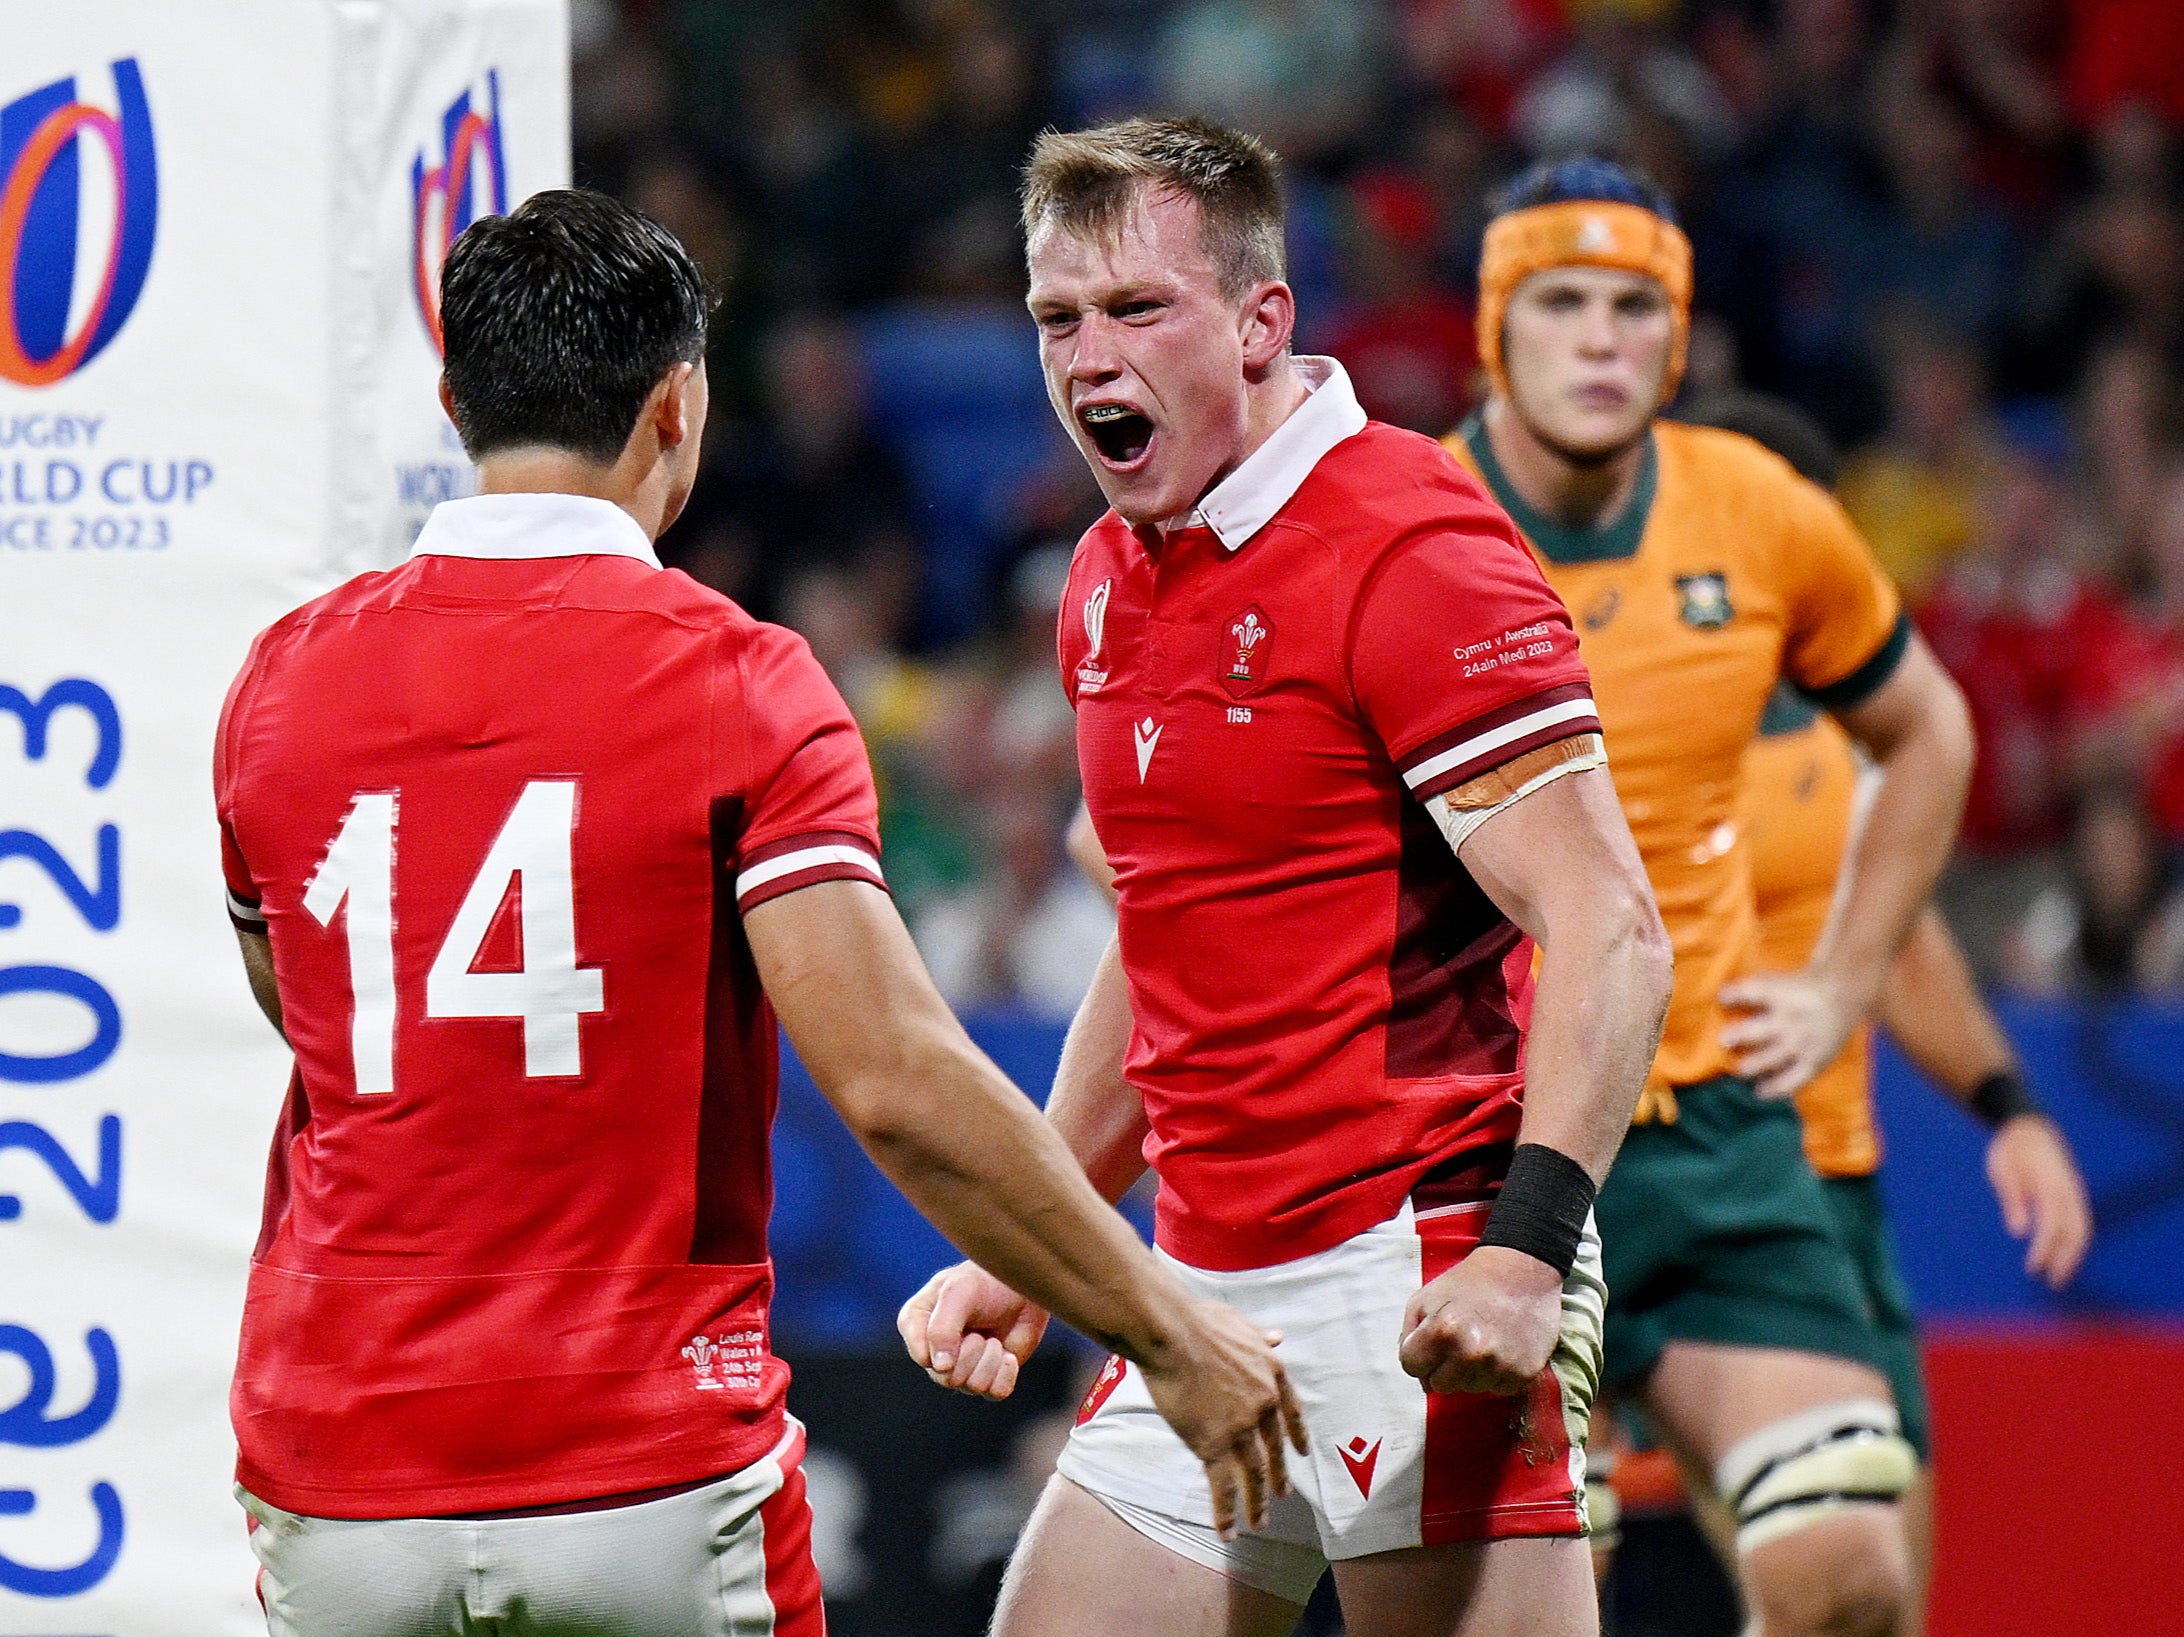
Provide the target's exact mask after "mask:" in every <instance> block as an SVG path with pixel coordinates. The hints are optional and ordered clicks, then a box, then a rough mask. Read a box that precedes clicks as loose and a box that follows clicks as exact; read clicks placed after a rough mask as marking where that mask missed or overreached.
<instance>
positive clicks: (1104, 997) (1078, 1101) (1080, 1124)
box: [1046, 938, 1146, 1200]
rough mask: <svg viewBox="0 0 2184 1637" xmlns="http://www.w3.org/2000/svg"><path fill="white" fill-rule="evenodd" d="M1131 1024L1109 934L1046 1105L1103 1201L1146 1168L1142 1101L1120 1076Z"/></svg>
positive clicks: (1115, 943)
mask: <svg viewBox="0 0 2184 1637" xmlns="http://www.w3.org/2000/svg"><path fill="white" fill-rule="evenodd" d="M1130 1030H1131V1021H1130V987H1129V982H1128V980H1127V979H1126V978H1125V977H1124V976H1123V971H1122V946H1121V943H1120V941H1119V940H1118V939H1115V938H1110V939H1109V940H1108V941H1107V951H1106V953H1105V954H1103V955H1102V956H1101V957H1100V964H1099V968H1098V970H1097V971H1096V972H1095V973H1094V974H1093V977H1092V987H1091V988H1090V989H1089V990H1087V991H1086V993H1085V997H1084V1004H1083V1005H1081V1006H1079V1007H1078V1008H1077V1015H1076V1017H1075V1018H1074V1019H1073V1020H1072V1021H1071V1022H1070V1025H1069V1035H1068V1037H1067V1038H1066V1039H1065V1040H1064V1041H1063V1042H1062V1058H1061V1062H1060V1064H1059V1065H1058V1066H1057V1067H1056V1069H1055V1071H1054V1090H1053V1092H1052V1093H1051V1094H1050V1095H1049V1096H1048V1098H1047V1108H1046V1113H1047V1119H1048V1121H1049V1122H1050V1123H1051V1124H1052V1125H1053V1127H1054V1129H1055V1130H1056V1131H1057V1132H1058V1133H1060V1135H1061V1138H1062V1141H1063V1142H1064V1143H1066V1144H1067V1145H1068V1147H1069V1151H1070V1153H1072V1154H1074V1155H1075V1156H1076V1158H1077V1163H1078V1164H1079V1165H1081V1166H1083V1167H1084V1173H1085V1175H1086V1176H1088V1177H1090V1178H1091V1179H1092V1186H1093V1187H1094V1188H1095V1189H1097V1190H1098V1192H1099V1194H1100V1196H1101V1197H1102V1198H1103V1199H1109V1200H1115V1199H1120V1198H1121V1197H1122V1196H1123V1195H1124V1194H1126V1193H1128V1192H1129V1191H1130V1189H1131V1188H1132V1187H1133V1186H1134V1185H1135V1184H1136V1182H1137V1180H1138V1178H1140V1177H1142V1176H1143V1175H1144V1174H1145V1132H1146V1123H1145V1101H1144V1099H1143V1098H1141V1097H1140V1096H1139V1095H1138V1093H1137V1090H1136V1088H1135V1087H1133V1086H1132V1085H1131V1084H1130V1082H1129V1081H1128V1080H1126V1079H1124V1078H1123V1062H1124V1060H1125V1058H1126V1057H1127V1056H1128V1055H1129V1051H1130Z"/></svg>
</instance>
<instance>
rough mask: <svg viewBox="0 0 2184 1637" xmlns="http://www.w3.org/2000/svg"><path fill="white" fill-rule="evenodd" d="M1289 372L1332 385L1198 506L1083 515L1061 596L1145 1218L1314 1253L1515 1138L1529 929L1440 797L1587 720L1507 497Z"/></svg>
mask: <svg viewBox="0 0 2184 1637" xmlns="http://www.w3.org/2000/svg"><path fill="white" fill-rule="evenodd" d="M1300 364H1303V365H1306V366H1312V367H1314V368H1316V370H1317V371H1318V374H1319V376H1320V377H1322V378H1324V384H1322V385H1320V386H1319V387H1318V389H1317V390H1316V391H1315V392H1314V394H1313V395H1312V397H1311V398H1309V399H1307V400H1306V402H1305V404H1304V406H1303V407H1302V408H1300V409H1299V410H1298V411H1297V412H1296V414H1295V415H1293V416H1292V417H1291V420H1290V422H1289V423H1285V425H1284V427H1283V428H1282V429H1281V430H1280V431H1278V432H1277V433H1276V434H1275V438H1274V439H1273V440H1270V442H1269V443H1268V444H1267V445H1265V446H1263V447H1262V448H1261V449H1260V450H1259V451H1258V452H1256V453H1255V454H1254V455H1253V456H1252V458H1251V459H1250V460H1248V461H1246V462H1245V463H1244V464H1243V465H1242V466H1240V467H1239V468H1238V470H1237V472H1236V473H1235V474H1234V475H1233V476H1232V477H1231V478H1230V479H1228V480H1226V481H1225V482H1224V484H1223V485H1222V486H1221V487H1220V488H1218V489H1216V490H1215V491H1214V493H1213V494H1212V495H1209V496H1208V499H1207V502H1206V504H1205V505H1204V506H1203V507H1202V508H1201V510H1200V512H1199V513H1198V514H1196V515H1195V516H1194V518H1193V520H1192V522H1191V523H1190V524H1189V525H1187V526H1184V527H1181V528H1177V529H1173V530H1171V531H1169V532H1168V533H1167V534H1166V535H1165V537H1164V538H1163V536H1162V535H1160V534H1159V533H1157V532H1156V531H1152V530H1143V531H1133V530H1132V529H1131V528H1129V527H1128V526H1127V525H1125V524H1124V523H1123V521H1122V520H1121V519H1120V517H1118V516H1117V515H1116V514H1114V513H1112V512H1110V513H1109V514H1108V515H1107V516H1106V517H1105V518H1103V519H1102V520H1101V521H1100V522H1098V523H1097V524H1095V525H1094V526H1093V528H1092V529H1091V531H1090V532H1089V533H1088V534H1086V536H1085V537H1084V539H1083V541H1082V542H1081V543H1080V545H1079V546H1078V549H1077V555H1076V560H1075V562H1074V564H1073V566H1072V569H1071V574H1070V583H1069V590H1068V594H1067V597H1066V600H1065V601H1064V604H1063V607H1062V614H1061V656H1060V657H1061V664H1062V679H1063V684H1064V686H1065V687H1066V688H1067V689H1068V690H1069V694H1070V697H1071V699H1072V700H1073V701H1074V703H1075V705H1076V708H1077V749H1078V757H1079V761H1080V763H1081V764H1082V768H1083V774H1084V784H1085V797H1086V801H1087V804H1088V806H1089V807H1090V810H1091V814H1092V820H1093V824H1094V827H1095V828H1096V829H1097V831H1098V833H1099V837H1100V841H1101V844H1102V846H1103V847H1104V848H1105V849H1106V853H1107V857H1108V860H1109V862H1110V863H1111V864H1112V865H1113V866H1114V868H1115V872H1116V886H1117V889H1118V891H1119V893H1120V895H1121V901H1120V932H1121V939H1122V955H1123V965H1124V969H1125V971H1126V974H1127V976H1128V980H1129V988H1130V1000H1131V1009H1132V1013H1133V1016H1134V1018H1135V1024H1136V1027H1135V1032H1134V1035H1133V1038H1132V1041H1131V1045H1130V1052H1129V1058H1128V1064H1127V1073H1128V1077H1129V1079H1130V1081H1131V1083H1132V1084H1133V1085H1134V1086H1136V1087H1137V1089H1138V1090H1139V1092H1140V1093H1141V1094H1142V1095H1143V1098H1144V1101H1145V1110H1146V1114H1147V1117H1148V1119H1149V1121H1150V1125H1151V1132H1150V1135H1149V1136H1148V1137H1147V1139H1146V1147H1145V1157H1146V1159H1147V1161H1148V1162H1149V1163H1150V1164H1151V1165H1152V1166H1153V1168H1154V1169H1155V1170H1156V1171H1157V1172H1158V1173H1159V1176H1160V1183H1161V1187H1160V1195H1159V1202H1158V1206H1157V1209H1156V1232H1157V1237H1158V1239H1159V1242H1160V1244H1161V1245H1162V1247H1163V1248H1165V1249H1166V1250H1168V1251H1169V1252H1170V1253H1171V1254H1173V1255H1175V1256H1176V1257H1178V1258H1179V1259H1181V1260H1182V1261H1184V1262H1187V1263H1189V1264H1191V1265H1192V1266H1194V1267H1201V1268H1209V1269H1238V1268H1250V1267H1265V1266H1271V1265H1273V1264H1274V1263H1277V1262H1282V1261H1287V1260H1290V1259H1292V1258H1295V1257H1298V1256H1305V1255H1310V1254H1312V1253H1313V1252H1316V1251H1320V1250H1325V1249H1327V1248H1328V1247H1330V1246H1332V1245H1335V1244H1338V1243H1340V1242H1341V1241H1342V1240H1344V1239H1347V1238H1349V1237H1351V1236H1352V1235H1354V1234H1357V1233H1360V1232H1362V1231H1364V1230H1365V1229H1366V1228H1369V1227H1371V1226H1373V1225H1374V1224H1375V1223H1378V1222H1381V1221H1385V1220H1386V1219H1387V1218H1389V1217H1390V1216H1392V1215H1394V1214H1395V1212H1396V1211H1397V1209H1398V1208H1399V1207H1400V1206H1401V1205H1402V1202H1403V1200H1404V1198H1405V1196H1406V1195H1407V1194H1408V1192H1409V1191H1410V1189H1411V1187H1412V1185H1413V1184H1414V1183H1415V1182H1416V1181H1417V1180H1418V1179H1419V1178H1420V1177H1421V1176H1422V1175H1423V1174H1424V1173H1425V1172H1427V1171H1428V1170H1430V1169H1432V1168H1433V1167H1434V1166H1436V1165H1438V1164H1440V1163H1441V1162H1443V1161H1446V1160H1448V1159H1451V1158H1453V1157H1455V1156H1457V1155H1459V1154H1462V1153H1465V1152H1467V1151H1469V1150H1472V1149H1476V1148H1480V1147H1484V1146H1486V1145H1488V1144H1492V1143H1497V1142H1506V1141H1508V1140H1510V1139H1512V1138H1513V1137H1514V1136H1515V1135H1516V1130H1517V1125H1518V1122H1519V1119H1520V1118H1521V1104H1522V1090H1523V1072H1524V1029H1525V1025H1526V1023H1527V1021H1528V1019H1529V1016H1530V1010H1531V991H1532V976H1531V953H1532V950H1531V944H1530V941H1529V940H1528V939H1526V938H1525V937H1524V936H1523V934H1522V933H1520V932H1519V931H1518V930H1517V928H1516V927H1515V926H1513V925H1512V924H1511V923H1510V922H1509V921H1508V920H1507V919H1506V918H1505V917H1504V916H1503V915H1502V913H1501V911H1500V910H1499V909H1498V908H1496V907H1495V905H1494V904H1493V902H1492V901H1491V900H1490V899H1488V898H1487V896H1486V894H1485V893H1484V892H1483V891H1482V890H1481V889H1480V888H1479V886H1478V885H1477V884H1476V883H1475V882H1474V881H1473V880H1472V878H1471V876H1470V874H1469V873H1468V872H1467V871H1466V870H1465V869H1464V868H1463V866H1462V865H1461V864H1460V863H1459V862H1458V860H1457V858H1456V856H1455V855H1454V853H1452V852H1451V850H1450V849H1449V846H1448V843H1447V842H1446V840H1445V839H1444V838H1443V837H1442V835H1441V833H1440V831H1439V829H1438V828H1437V826H1436V825H1435V823H1434V821H1433V819H1432V817H1431V816H1430V815H1429V814H1428V813H1427V812H1426V810H1425V808H1424V806H1423V805H1422V801H1423V798H1426V797H1429V796H1432V795H1434V794H1437V793H1439V792H1441V791H1445V790H1449V789H1452V788H1454V787H1456V786H1458V785H1460V784H1464V783H1468V782H1469V781H1471V780H1473V779H1476V778H1478V777H1480V776H1482V775H1484V774H1486V773H1489V772H1492V771H1493V770H1494V769H1495V768H1497V767H1499V766H1501V765H1502V764H1503V763H1505V762H1507V761H1510V760H1512V759H1514V758H1515V757H1517V756H1521V755H1524V754H1526V753H1527V752H1529V751H1532V750H1535V749H1537V748H1539V747H1540V746H1542V745H1545V744H1548V743H1551V742H1553V741H1555V740H1558V739H1562V738H1567V737H1572V736H1574V735H1577V734H1581V733H1596V732H1598V731H1599V719H1598V717H1597V715H1596V714H1595V713H1594V711H1593V708H1592V702H1591V697H1590V686H1589V683H1588V682H1587V679H1586V673H1585V669H1584V666H1583V665H1582V664H1581V663H1580V661H1579V659H1578V657H1577V640H1576V636H1575V634H1574V633H1573V631H1572V629H1571V626H1570V621H1569V616H1568V615H1567V613H1566V612H1565V611H1564V609H1563V606H1562V604H1561V602H1560V600H1559V599H1558V598H1557V597H1556V596H1555V594H1554V593H1553V592H1552V591H1551V590H1550V589H1548V587H1547V584H1546V582H1545V581H1544V580H1543V579H1542V578H1541V576H1540V573H1539V570H1538V568H1537V567H1536V566H1535V564H1534V563H1533V561H1532V557H1531V554H1530V552H1528V551H1527V550H1526V549H1525V547H1524V546H1523V544H1522V543H1521V541H1520V540H1519V539H1518V538H1517V535H1516V533H1515V530H1514V529H1513V528H1512V526H1511V525H1510V523H1509V521H1508V520H1507V518H1506V517H1505V516H1504V515H1503V514H1502V512H1501V510H1500V508H1498V507H1497V506H1495V505H1494V503H1493V502H1492V501H1491V500H1489V499H1488V498H1487V497H1486V495H1485V493H1484V491H1483V490H1481V489H1480V487H1479V485H1478V484H1477V483H1476V482H1475V481H1474V480H1473V479H1472V478H1470V477H1469V476H1468V475H1466V474H1465V473H1464V472H1462V471H1461V470H1460V469H1459V468H1458V467H1457V465H1456V463H1455V462H1454V461H1453V460H1451V459H1449V458H1448V456H1447V455H1446V453H1445V452H1443V451H1442V450H1441V449H1440V448H1439V447H1438V446H1437V445H1435V444H1434V443H1432V442H1431V441H1430V440H1429V439H1426V438H1421V437H1418V436H1416V435H1415V434H1412V433H1409V432H1404V431H1400V430H1398V429H1396V428H1393V427H1389V426H1384V425H1381V424H1379V423H1377V422H1374V423H1367V422H1366V421H1365V418H1364V416H1363V415H1362V413H1359V412H1357V411H1356V409H1355V405H1354V400H1351V399H1350V397H1349V389H1348V383H1347V382H1346V381H1345V380H1343V379H1342V377H1341V376H1340V374H1339V372H1337V371H1333V370H1331V369H1330V368H1329V367H1328V366H1325V365H1324V364H1322V363H1321V362H1320V361H1318V360H1300ZM1310 378H1312V377H1310V376H1308V379H1310ZM1344 410H1346V411H1347V413H1348V415H1349V416H1350V417H1353V419H1352V420H1350V421H1349V422H1348V423H1347V425H1348V426H1355V427H1359V428H1362V429H1361V430H1352V431H1348V433H1347V435H1340V434H1343V433H1344V432H1345V431H1346V423H1345V420H1344V418H1343V415H1342V414H1341V413H1340V412H1341V411H1344ZM1239 484H1241V500H1240V501H1239V500H1238V494H1239V490H1238V488H1237V486H1238V485H1239ZM1225 492H1226V493H1225ZM1224 499H1226V500H1228V501H1230V502H1231V503H1230V504H1227V505H1223V504H1221V502H1222V501H1223V500H1224ZM1255 509H1256V511H1257V512H1259V513H1264V514H1267V520H1266V521H1264V522H1263V523H1261V521H1260V517H1259V515H1255V514H1254V513H1255ZM1224 531H1225V532H1224Z"/></svg>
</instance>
